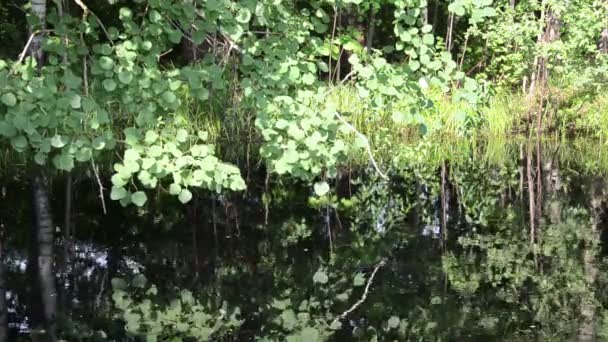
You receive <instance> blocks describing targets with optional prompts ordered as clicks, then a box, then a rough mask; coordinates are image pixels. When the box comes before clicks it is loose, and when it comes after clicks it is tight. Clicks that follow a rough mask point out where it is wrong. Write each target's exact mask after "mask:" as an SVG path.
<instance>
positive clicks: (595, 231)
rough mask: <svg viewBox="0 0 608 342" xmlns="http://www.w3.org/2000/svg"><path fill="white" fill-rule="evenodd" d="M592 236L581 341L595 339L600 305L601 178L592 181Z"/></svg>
mask: <svg viewBox="0 0 608 342" xmlns="http://www.w3.org/2000/svg"><path fill="white" fill-rule="evenodd" d="M590 192H591V205H590V207H591V208H590V215H591V237H590V238H589V239H586V240H585V241H584V243H585V245H584V250H583V267H584V271H585V283H586V284H587V291H586V292H585V294H584V295H583V296H581V298H580V299H579V300H580V310H581V311H580V312H581V318H582V322H581V325H580V327H579V331H578V340H579V341H595V327H594V325H595V319H596V310H597V307H598V303H597V299H596V298H595V291H594V286H595V282H596V280H597V276H598V273H599V269H598V267H597V244H598V243H599V241H600V236H599V235H600V230H599V224H600V220H601V219H600V216H601V214H602V207H603V203H604V201H605V192H604V183H603V182H602V181H599V180H593V181H592V182H591V191H590Z"/></svg>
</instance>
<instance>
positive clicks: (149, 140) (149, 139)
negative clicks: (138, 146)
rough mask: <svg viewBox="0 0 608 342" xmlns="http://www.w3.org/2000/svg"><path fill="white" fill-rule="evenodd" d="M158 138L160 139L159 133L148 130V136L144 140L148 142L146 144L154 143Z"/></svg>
mask: <svg viewBox="0 0 608 342" xmlns="http://www.w3.org/2000/svg"><path fill="white" fill-rule="evenodd" d="M156 139H158V134H157V133H156V132H154V131H147V132H146V136H145V138H144V141H145V142H146V144H152V143H153V142H155V141H156Z"/></svg>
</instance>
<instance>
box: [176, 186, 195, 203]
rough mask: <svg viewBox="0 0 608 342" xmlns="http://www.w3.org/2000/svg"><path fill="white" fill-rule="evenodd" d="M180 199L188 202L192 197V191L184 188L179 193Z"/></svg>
mask: <svg viewBox="0 0 608 342" xmlns="http://www.w3.org/2000/svg"><path fill="white" fill-rule="evenodd" d="M178 199H179V201H180V202H182V203H184V204H185V203H188V202H190V200H191V199H192V193H191V192H190V190H188V189H182V191H181V192H180V193H179V196H178Z"/></svg>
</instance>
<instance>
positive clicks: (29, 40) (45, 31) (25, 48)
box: [15, 29, 53, 65]
mask: <svg viewBox="0 0 608 342" xmlns="http://www.w3.org/2000/svg"><path fill="white" fill-rule="evenodd" d="M52 31H53V30H48V29H46V30H37V31H34V32H32V34H30V37H29V38H28V40H27V43H25V47H24V48H23V50H22V51H21V53H20V54H19V58H18V59H17V62H15V65H17V64H21V62H23V59H24V58H25V56H26V55H27V51H28V50H29V49H30V45H32V41H33V40H34V37H35V36H36V35H38V34H41V33H47V32H52Z"/></svg>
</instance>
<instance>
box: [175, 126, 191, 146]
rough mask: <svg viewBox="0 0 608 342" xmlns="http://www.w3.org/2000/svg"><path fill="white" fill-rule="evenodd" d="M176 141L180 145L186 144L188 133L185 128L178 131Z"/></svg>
mask: <svg viewBox="0 0 608 342" xmlns="http://www.w3.org/2000/svg"><path fill="white" fill-rule="evenodd" d="M175 139H176V140H177V141H178V142H180V143H185V142H186V141H188V131H187V130H185V129H183V128H180V129H178V130H177V135H176V136H175Z"/></svg>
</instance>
